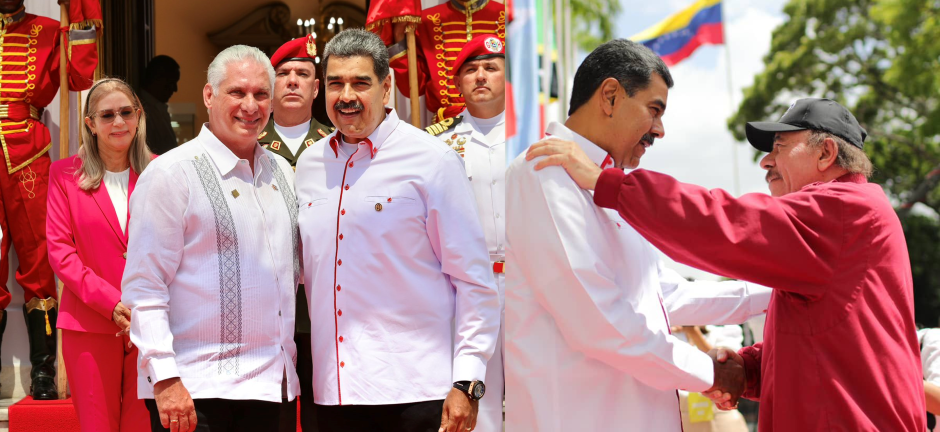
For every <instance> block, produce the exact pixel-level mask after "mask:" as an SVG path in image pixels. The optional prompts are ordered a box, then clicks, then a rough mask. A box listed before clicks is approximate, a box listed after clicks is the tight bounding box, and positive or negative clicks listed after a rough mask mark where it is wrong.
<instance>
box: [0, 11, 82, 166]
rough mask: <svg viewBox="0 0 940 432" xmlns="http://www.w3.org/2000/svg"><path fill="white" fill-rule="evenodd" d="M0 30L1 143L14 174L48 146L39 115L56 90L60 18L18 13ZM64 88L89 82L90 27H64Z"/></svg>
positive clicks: (45, 132)
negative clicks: (66, 34)
mask: <svg viewBox="0 0 940 432" xmlns="http://www.w3.org/2000/svg"><path fill="white" fill-rule="evenodd" d="M11 18H12V20H13V21H14V22H11V23H9V24H7V25H6V26H5V28H3V29H2V30H0V146H2V148H3V157H4V161H5V162H6V167H7V171H8V172H9V173H11V174H12V173H14V172H16V171H18V170H20V169H23V168H25V167H26V166H27V165H29V163H30V162H32V161H34V160H36V158H38V157H39V156H41V155H43V154H45V153H46V151H48V150H49V147H51V146H52V141H51V139H50V136H49V129H47V128H46V126H45V125H44V124H42V123H41V122H40V121H39V116H40V114H41V112H42V110H43V108H45V107H46V106H47V105H49V102H51V101H52V99H53V98H54V97H55V96H56V93H57V92H58V91H59V49H60V44H59V41H60V38H59V35H60V33H59V22H58V21H55V20H52V19H49V18H46V17H41V16H36V15H33V14H28V13H25V12H24V13H21V14H17V15H14V16H13V17H11ZM69 39H70V41H69V46H68V47H66V49H68V52H67V58H68V69H69V74H68V76H69V90H72V91H79V90H85V89H88V88H89V87H91V84H92V78H93V76H94V72H95V67H96V66H97V65H98V49H97V46H96V45H95V40H96V38H95V31H94V30H72V31H70V32H69Z"/></svg>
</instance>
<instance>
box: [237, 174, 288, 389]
mask: <svg viewBox="0 0 940 432" xmlns="http://www.w3.org/2000/svg"><path fill="white" fill-rule="evenodd" d="M263 160H267V158H266V157H261V158H258V162H261V161H263ZM242 161H244V160H240V161H239V164H241V162H242ZM246 162H247V161H246ZM270 163H276V162H273V161H271V162H270ZM256 168H261V169H264V163H263V162H261V163H259V164H257V166H256ZM236 169H237V167H236ZM268 169H269V170H273V169H272V168H271V167H270V166H269V167H268ZM260 174H261V173H260V172H259V173H251V172H249V175H250V176H251V177H252V180H251V196H252V197H253V198H254V200H255V205H256V206H258V209H259V210H260V211H261V226H263V227H265V229H263V230H262V232H263V233H264V244H266V245H267V246H268V255H269V256H270V257H271V263H272V264H273V265H274V267H275V268H274V269H272V270H274V282H275V284H276V285H277V286H276V290H277V308H278V309H277V335H276V340H281V335H282V334H283V333H284V320H283V318H282V317H281V311H282V310H284V305H283V304H281V300H282V298H281V280H280V277H279V276H278V272H277V264H278V263H277V259H275V258H274V250H273V249H272V248H271V237H270V236H269V235H268V230H267V227H268V218H267V214H266V213H265V211H264V209H265V205H264V203H263V202H262V201H261V197H259V196H258V180H259V179H260V177H261V175H260ZM271 177H272V179H273V177H274V174H273V172H272V174H271ZM281 361H283V362H284V367H283V368H282V369H284V371H285V373H284V376H285V377H286V378H285V379H287V380H290V378H289V377H288V375H287V373H286V372H287V364H288V363H290V364H293V360H292V359H288V358H287V352H286V351H284V345H281ZM289 383H290V381H288V385H289Z"/></svg>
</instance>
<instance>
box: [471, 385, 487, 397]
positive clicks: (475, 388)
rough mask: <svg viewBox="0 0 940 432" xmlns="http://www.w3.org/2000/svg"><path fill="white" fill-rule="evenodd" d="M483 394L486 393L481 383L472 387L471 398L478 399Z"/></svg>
mask: <svg viewBox="0 0 940 432" xmlns="http://www.w3.org/2000/svg"><path fill="white" fill-rule="evenodd" d="M484 393H486V386H485V385H483V382H482V381H479V382H477V385H475V386H473V398H474V399H480V398H482V397H483V394H484Z"/></svg>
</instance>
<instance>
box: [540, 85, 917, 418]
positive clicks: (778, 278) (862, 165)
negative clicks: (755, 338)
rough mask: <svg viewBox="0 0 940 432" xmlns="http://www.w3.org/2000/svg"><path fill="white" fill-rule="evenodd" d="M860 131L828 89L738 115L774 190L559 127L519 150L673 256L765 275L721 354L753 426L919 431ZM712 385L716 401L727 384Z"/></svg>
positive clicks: (886, 235)
mask: <svg viewBox="0 0 940 432" xmlns="http://www.w3.org/2000/svg"><path fill="white" fill-rule="evenodd" d="M865 137H866V132H865V131H864V130H863V129H862V128H861V127H860V126H859V125H858V122H857V121H856V119H855V117H854V116H853V115H852V114H851V113H850V112H849V111H848V110H847V109H846V108H845V107H843V106H842V105H840V104H838V103H836V102H834V101H831V100H828V99H800V100H798V101H796V102H795V103H794V104H793V105H791V107H790V109H789V110H788V111H787V113H786V114H784V115H783V117H782V118H781V120H780V121H779V122H752V123H748V125H747V138H748V141H750V143H751V144H752V145H753V146H754V147H756V148H757V149H759V150H761V151H764V152H768V154H767V155H766V156H764V158H763V159H762V160H761V166H762V167H763V168H764V169H766V170H767V182H768V184H769V186H770V190H771V193H772V195H773V196H767V195H763V194H746V195H743V196H741V197H738V198H735V197H733V196H731V195H730V194H728V193H727V192H725V191H723V190H720V189H715V190H711V191H709V190H706V189H704V188H702V187H699V186H695V185H691V184H684V183H680V182H678V181H676V180H675V179H673V178H672V177H669V176H666V175H663V174H659V173H654V172H651V171H646V170H634V171H632V172H629V173H624V172H623V170H620V169H613V168H612V169H607V170H603V171H602V170H601V169H600V168H598V167H597V165H595V164H594V163H593V162H591V160H590V159H588V158H587V157H586V156H585V155H584V154H583V152H581V151H580V149H579V148H578V146H577V145H575V144H573V143H568V142H562V141H558V140H552V141H546V142H542V143H539V144H536V145H534V146H533V147H532V148H530V149H529V153H528V158H530V159H531V158H534V157H538V156H545V155H548V156H549V157H548V158H545V159H544V160H543V161H542V162H541V163H540V166H548V165H562V166H564V167H565V169H566V170H567V171H568V173H569V175H571V177H572V178H573V179H574V180H575V181H576V182H577V183H578V184H579V185H580V186H581V187H582V188H585V189H594V202H595V204H597V205H599V206H601V207H607V208H611V209H616V210H617V211H618V212H619V213H620V215H621V216H622V217H623V218H624V220H626V221H627V222H628V223H630V225H632V226H633V227H634V228H635V229H636V230H637V231H638V232H639V233H640V234H642V235H643V236H644V237H646V239H648V240H649V241H650V242H651V243H653V244H654V245H655V246H656V247H657V248H659V249H660V250H661V251H663V252H664V253H666V254H667V255H669V256H670V257H671V258H673V259H675V260H676V261H678V262H681V263H684V264H687V265H690V266H693V267H697V268H700V269H702V270H705V271H709V272H712V273H717V274H721V275H726V276H729V277H733V278H737V279H742V280H747V281H751V282H755V283H759V284H763V285H767V286H771V287H774V288H775V290H774V295H773V298H772V299H771V302H770V308H769V310H768V312H767V326H766V328H765V330H764V342H763V344H757V345H754V346H752V347H745V348H744V349H742V350H741V351H739V352H738V353H734V352H731V351H727V350H725V351H722V353H721V356H720V357H726V358H733V359H734V360H735V361H737V362H738V363H741V364H742V365H744V368H745V371H746V373H747V378H746V380H747V390H746V391H745V393H744V397H747V398H751V399H755V400H759V401H760V402H761V404H760V420H759V422H760V423H759V428H760V430H764V431H771V430H775V431H830V430H851V431H922V430H924V427H925V424H926V418H925V414H924V412H925V402H924V391H923V384H922V382H923V375H922V372H921V364H920V360H919V349H918V343H917V336H916V328H915V325H914V301H913V284H912V279H911V267H910V259H909V257H908V252H907V245H906V242H905V240H904V233H903V231H902V229H901V223H900V221H899V220H898V217H897V215H896V214H895V212H894V209H893V208H892V206H891V203H890V202H889V201H888V198H887V197H886V196H885V194H884V191H883V190H882V189H881V187H880V186H878V185H876V184H870V183H868V182H867V180H866V178H867V177H868V176H869V175H870V174H871V169H872V168H871V162H869V161H868V158H867V157H866V156H865V153H864V151H863V150H862V146H863V143H864V141H865ZM614 162H615V166H619V165H620V163H619V162H618V161H614ZM537 169H539V167H538V166H537ZM711 396H713V397H714V398H715V399H717V401H718V402H720V403H722V404H723V405H724V406H725V407H727V406H728V405H729V404H728V403H727V401H728V399H736V397H737V395H728V394H724V395H721V394H713V395H711Z"/></svg>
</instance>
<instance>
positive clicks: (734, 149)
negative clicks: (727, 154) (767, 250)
mask: <svg viewBox="0 0 940 432" xmlns="http://www.w3.org/2000/svg"><path fill="white" fill-rule="evenodd" d="M727 17H728V15H726V14H725V2H724V1H722V2H721V20H722V23H721V40H722V41H724V44H725V63H726V65H725V69H726V70H727V72H728V73H727V74H726V75H727V76H728V103H729V104H730V106H731V114H732V115H733V114H734V109H735V104H734V87H733V84H732V83H733V81H732V79H731V45H730V44H729V43H728V33H727V32H726V31H725V28H726V25H727V23H728V19H727ZM731 163H732V164H734V166H733V167H732V168H731V173H732V175H733V179H734V195H735V196H740V195H741V178H740V175H739V173H738V143H737V142H736V141H734V140H732V141H731Z"/></svg>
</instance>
